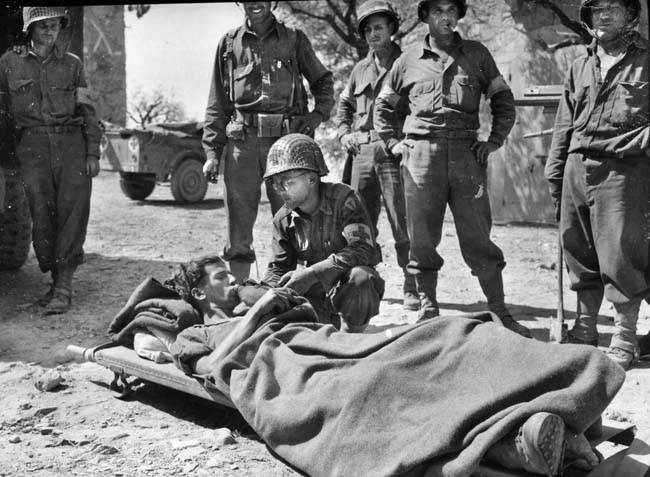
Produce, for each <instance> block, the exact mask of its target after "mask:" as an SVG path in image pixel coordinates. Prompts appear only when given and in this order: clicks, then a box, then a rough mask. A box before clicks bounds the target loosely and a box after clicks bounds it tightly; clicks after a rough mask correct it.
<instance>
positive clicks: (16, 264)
mask: <svg viewBox="0 0 650 477" xmlns="http://www.w3.org/2000/svg"><path fill="white" fill-rule="evenodd" d="M1 174H2V171H0V181H1V180H2V177H1ZM4 181H5V197H4V208H3V209H2V210H0V270H15V269H16V268H20V267H22V266H23V264H24V263H25V261H26V260H27V256H28V255H29V248H30V246H31V242H32V219H31V216H30V213H29V204H28V203H27V197H26V196H25V190H24V189H23V181H22V178H21V176H20V171H19V170H17V169H7V170H5V171H4ZM1 189H2V188H1V187H0V190H1ZM0 202H2V201H0Z"/></svg>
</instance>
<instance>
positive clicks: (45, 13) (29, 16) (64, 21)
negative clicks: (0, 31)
mask: <svg viewBox="0 0 650 477" xmlns="http://www.w3.org/2000/svg"><path fill="white" fill-rule="evenodd" d="M58 17H60V18H61V28H65V27H66V26H67V25H68V14H67V13H66V11H65V9H64V8H61V7H23V32H25V33H26V32H27V29H28V28H29V25H31V24H32V23H35V22H39V21H41V20H47V19H48V18H58Z"/></svg>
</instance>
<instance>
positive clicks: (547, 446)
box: [486, 412, 565, 476]
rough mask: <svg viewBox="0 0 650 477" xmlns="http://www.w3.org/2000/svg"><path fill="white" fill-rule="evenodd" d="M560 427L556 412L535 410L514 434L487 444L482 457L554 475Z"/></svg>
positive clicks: (558, 461) (561, 451)
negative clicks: (492, 443) (489, 445)
mask: <svg viewBox="0 0 650 477" xmlns="http://www.w3.org/2000/svg"><path fill="white" fill-rule="evenodd" d="M564 430H565V429H564V421H563V420H562V418H561V417H560V416H558V415H557V414H551V413H549V412H538V413H535V414H533V415H532V416H530V417H529V418H528V419H527V420H526V422H524V424H523V425H522V426H521V427H520V428H519V429H518V430H517V432H516V433H514V434H511V435H508V436H506V437H504V438H503V439H501V440H500V441H499V442H497V443H496V444H494V445H493V446H492V447H490V448H489V449H488V451H487V453H486V457H487V458H488V459H490V460H492V461H494V462H497V463H499V464H501V465H502V466H504V467H507V468H508V469H523V470H526V471H528V472H532V473H534V474H543V475H549V476H551V475H556V474H557V473H558V470H559V468H560V465H561V464H562V457H563V454H564Z"/></svg>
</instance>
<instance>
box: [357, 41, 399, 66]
mask: <svg viewBox="0 0 650 477" xmlns="http://www.w3.org/2000/svg"><path fill="white" fill-rule="evenodd" d="M401 54H402V49H401V48H400V47H399V45H398V44H397V43H395V42H394V41H392V42H391V43H390V60H391V63H392V62H393V61H395V60H396V59H397V57H398V56H399V55H401ZM374 62H375V54H374V52H373V50H370V51H369V52H368V54H367V55H366V57H365V58H364V59H363V60H361V61H360V62H359V63H361V64H362V65H363V66H365V67H368V66H370V65H372V64H374Z"/></svg>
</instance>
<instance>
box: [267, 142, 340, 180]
mask: <svg viewBox="0 0 650 477" xmlns="http://www.w3.org/2000/svg"><path fill="white" fill-rule="evenodd" d="M295 169H306V170H308V171H314V172H317V173H318V175H320V176H324V175H327V173H328V172H329V170H328V169H327V165H326V164H325V158H324V157H323V153H322V151H321V150H320V147H318V144H316V141H314V140H313V139H312V138H310V137H309V136H307V135H305V134H287V135H286V136H282V137H281V138H280V139H278V140H277V141H276V142H275V143H274V144H273V145H272V146H271V149H269V155H268V156H267V158H266V172H265V173H264V179H268V178H269V177H272V176H274V175H276V174H280V173H282V172H287V171H292V170H295Z"/></svg>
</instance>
